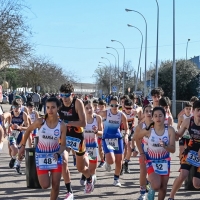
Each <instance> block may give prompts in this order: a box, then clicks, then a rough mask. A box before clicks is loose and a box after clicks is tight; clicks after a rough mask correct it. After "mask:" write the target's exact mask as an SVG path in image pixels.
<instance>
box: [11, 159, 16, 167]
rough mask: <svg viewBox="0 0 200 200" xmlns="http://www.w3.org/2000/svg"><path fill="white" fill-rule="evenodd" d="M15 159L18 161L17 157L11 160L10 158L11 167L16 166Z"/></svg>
mask: <svg viewBox="0 0 200 200" xmlns="http://www.w3.org/2000/svg"><path fill="white" fill-rule="evenodd" d="M15 161H16V158H11V160H10V162H9V167H10V168H13V167H14V165H15Z"/></svg>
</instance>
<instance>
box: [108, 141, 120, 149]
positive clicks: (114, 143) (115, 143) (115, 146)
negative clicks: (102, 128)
mask: <svg viewBox="0 0 200 200" xmlns="http://www.w3.org/2000/svg"><path fill="white" fill-rule="evenodd" d="M105 141H106V145H107V147H108V149H111V150H119V144H118V138H113V139H105Z"/></svg>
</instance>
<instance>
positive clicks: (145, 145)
mask: <svg viewBox="0 0 200 200" xmlns="http://www.w3.org/2000/svg"><path fill="white" fill-rule="evenodd" d="M146 127H147V126H146V124H145V123H144V122H143V123H142V129H145V128H146ZM148 140H149V138H148V137H143V138H142V148H143V150H144V153H147V151H148Z"/></svg>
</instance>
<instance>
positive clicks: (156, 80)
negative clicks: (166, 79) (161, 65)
mask: <svg viewBox="0 0 200 200" xmlns="http://www.w3.org/2000/svg"><path fill="white" fill-rule="evenodd" d="M156 4H157V41H156V74H155V87H158V34H159V5H158V1H157V0H156Z"/></svg>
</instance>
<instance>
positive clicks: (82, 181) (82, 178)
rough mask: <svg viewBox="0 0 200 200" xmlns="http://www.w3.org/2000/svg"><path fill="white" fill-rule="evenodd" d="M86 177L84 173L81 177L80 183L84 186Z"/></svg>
mask: <svg viewBox="0 0 200 200" xmlns="http://www.w3.org/2000/svg"><path fill="white" fill-rule="evenodd" d="M86 182H87V181H86V177H85V176H84V175H83V174H82V176H81V179H80V184H81V185H82V186H84V185H85V184H86Z"/></svg>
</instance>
